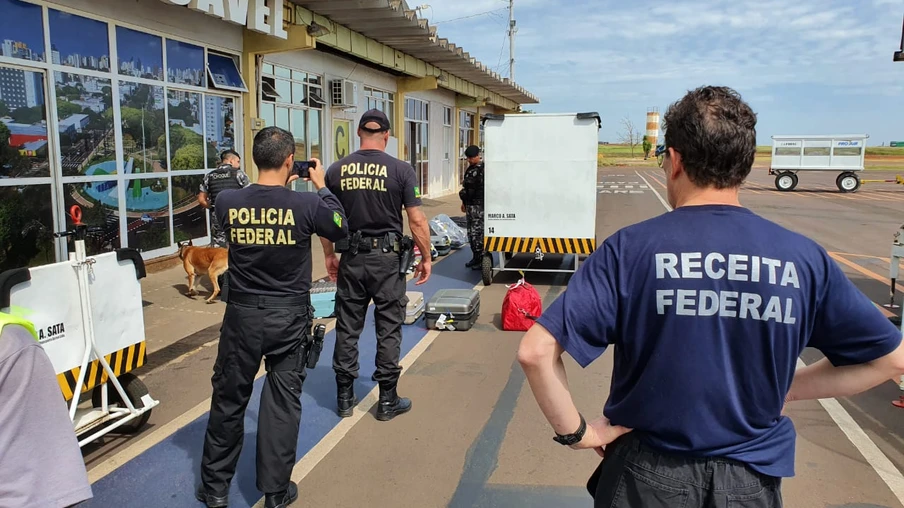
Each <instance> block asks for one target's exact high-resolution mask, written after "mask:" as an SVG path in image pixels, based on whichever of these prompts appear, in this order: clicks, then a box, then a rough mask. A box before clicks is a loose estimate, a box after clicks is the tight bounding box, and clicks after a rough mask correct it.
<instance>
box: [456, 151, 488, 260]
mask: <svg viewBox="0 0 904 508" xmlns="http://www.w3.org/2000/svg"><path fill="white" fill-rule="evenodd" d="M465 157H467V158H468V169H466V170H465V176H464V178H463V179H462V183H461V190H460V191H458V197H459V198H461V211H462V212H464V213H465V214H466V216H467V218H468V243H470V244H471V252H472V253H473V255H474V257H473V258H471V261H468V263H467V265H465V266H467V267H468V268H473V269H477V268H480V266H481V257H482V256H483V198H484V191H483V161H482V160H481V158H480V148H479V147H477V146H475V145H471V146H469V147H468V148H467V149H466V150H465Z"/></svg>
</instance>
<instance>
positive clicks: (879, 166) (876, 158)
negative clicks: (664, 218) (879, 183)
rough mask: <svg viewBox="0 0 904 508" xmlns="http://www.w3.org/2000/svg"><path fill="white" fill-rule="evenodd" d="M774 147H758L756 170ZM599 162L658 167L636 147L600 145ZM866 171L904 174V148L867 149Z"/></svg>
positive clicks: (878, 147) (608, 164) (614, 164)
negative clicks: (632, 149) (632, 154)
mask: <svg viewBox="0 0 904 508" xmlns="http://www.w3.org/2000/svg"><path fill="white" fill-rule="evenodd" d="M771 154H772V147H771V146H758V147H757V150H756V161H755V162H754V164H753V167H754V168H768V167H769V161H770V160H771V158H772V157H771ZM597 161H598V162H599V165H600V166H640V167H656V165H657V164H656V159H655V158H654V157H652V155H651V157H650V158H649V159H647V160H644V159H643V149H642V148H641V147H640V146H635V147H634V156H633V157H632V156H631V147H629V146H627V145H599V152H598V154H597ZM865 166H866V169H868V170H875V171H899V172H902V173H904V148H891V147H886V146H871V147H867V149H866V163H865Z"/></svg>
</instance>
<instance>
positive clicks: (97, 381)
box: [57, 341, 147, 400]
mask: <svg viewBox="0 0 904 508" xmlns="http://www.w3.org/2000/svg"><path fill="white" fill-rule="evenodd" d="M146 348H147V346H146V344H145V342H144V341H141V342H139V343H138V344H132V345H131V346H129V347H127V348H124V349H120V350H119V351H115V352H114V353H112V354H109V355H107V356H105V357H104V359H105V360H107V363H108V364H110V368H111V369H113V374H116V376H117V377H118V376H121V375H123V374H125V373H126V372H130V371H132V370H135V369H137V368H138V367H141V366H142V365H144V362H146V361H147V349H146ZM85 370H87V371H88V374H87V375H86V376H85V380H84V385H83V386H82V393H85V392H87V391H88V390H90V389H92V388H94V387H96V386H99V385H102V384H104V383H106V382H107V380H108V379H109V376H108V375H107V372H106V371H105V370H104V367H103V365H101V364H100V361H98V360H94V361H93V362H91V363H89V364H88V366H87V367H85ZM80 372H81V369H80V368H79V367H76V368H74V369H72V370H68V371H66V372H63V373H60V374H57V382H58V383H59V384H60V390H62V392H63V396H64V397H66V400H71V399H72V392H74V391H75V383H76V381H78V376H79V373H80Z"/></svg>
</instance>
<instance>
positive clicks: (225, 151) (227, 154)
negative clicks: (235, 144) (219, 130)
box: [220, 148, 242, 161]
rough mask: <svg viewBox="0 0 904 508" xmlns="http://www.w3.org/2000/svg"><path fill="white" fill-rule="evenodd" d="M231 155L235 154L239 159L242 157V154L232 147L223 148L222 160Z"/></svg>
mask: <svg viewBox="0 0 904 508" xmlns="http://www.w3.org/2000/svg"><path fill="white" fill-rule="evenodd" d="M230 155H234V156H236V157H238V158H239V159H241V158H242V156H241V155H239V153H238V152H236V151H235V150H233V149H231V148H230V149H228V150H223V153H221V154H220V160H221V161H224V160H226V157H229V156H230Z"/></svg>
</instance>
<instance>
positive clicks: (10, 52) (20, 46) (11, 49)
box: [0, 39, 44, 62]
mask: <svg viewBox="0 0 904 508" xmlns="http://www.w3.org/2000/svg"><path fill="white" fill-rule="evenodd" d="M0 55H2V56H7V57H10V58H19V59H22V60H31V61H34V62H43V61H44V53H43V52H38V51H34V50H32V49H31V48H29V47H28V44H27V43H25V42H22V41H13V40H10V39H4V40H3V43H2V44H0Z"/></svg>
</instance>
